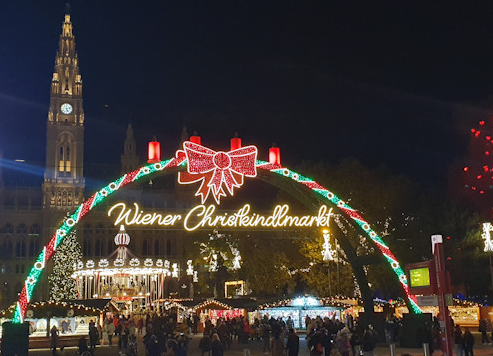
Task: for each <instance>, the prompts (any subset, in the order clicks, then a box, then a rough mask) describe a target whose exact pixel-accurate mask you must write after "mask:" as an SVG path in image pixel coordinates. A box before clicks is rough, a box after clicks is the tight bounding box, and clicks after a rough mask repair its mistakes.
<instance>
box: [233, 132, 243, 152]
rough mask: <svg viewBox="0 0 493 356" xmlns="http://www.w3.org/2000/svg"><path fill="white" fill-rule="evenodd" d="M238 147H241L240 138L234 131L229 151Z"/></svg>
mask: <svg viewBox="0 0 493 356" xmlns="http://www.w3.org/2000/svg"><path fill="white" fill-rule="evenodd" d="M238 148H241V138H239V137H238V134H237V133H236V132H235V136H234V137H233V138H232V139H231V151H233V150H237V149H238Z"/></svg>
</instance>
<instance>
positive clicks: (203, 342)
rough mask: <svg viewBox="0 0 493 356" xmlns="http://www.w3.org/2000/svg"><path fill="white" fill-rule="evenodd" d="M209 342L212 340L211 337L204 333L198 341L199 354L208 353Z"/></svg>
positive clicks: (209, 350)
mask: <svg viewBox="0 0 493 356" xmlns="http://www.w3.org/2000/svg"><path fill="white" fill-rule="evenodd" d="M211 343H212V341H211V338H210V337H209V335H207V334H206V333H204V336H203V337H202V339H200V341H199V348H200V351H201V354H200V355H201V356H204V355H210V352H211Z"/></svg>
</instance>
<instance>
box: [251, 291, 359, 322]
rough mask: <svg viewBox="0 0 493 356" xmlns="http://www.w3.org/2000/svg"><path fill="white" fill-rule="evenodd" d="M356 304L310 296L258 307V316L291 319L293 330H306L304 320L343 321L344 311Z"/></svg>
mask: <svg viewBox="0 0 493 356" xmlns="http://www.w3.org/2000/svg"><path fill="white" fill-rule="evenodd" d="M355 304H357V301H354V300H352V299H348V300H339V299H323V298H321V299H317V298H314V297H311V296H305V297H298V298H294V299H288V300H283V301H278V302H275V303H268V304H263V305H261V306H260V307H259V311H258V314H259V316H260V317H261V318H263V317H264V316H265V315H266V316H267V317H268V318H270V317H273V318H274V319H277V318H282V319H283V320H284V321H286V319H288V317H291V319H292V320H293V325H294V327H295V329H306V326H305V318H306V317H307V316H309V317H310V318H312V319H313V318H316V317H318V316H319V317H321V318H322V319H323V318H325V317H328V318H332V317H335V318H336V319H339V320H344V318H345V310H346V309H347V308H350V307H352V306H354V305H355Z"/></svg>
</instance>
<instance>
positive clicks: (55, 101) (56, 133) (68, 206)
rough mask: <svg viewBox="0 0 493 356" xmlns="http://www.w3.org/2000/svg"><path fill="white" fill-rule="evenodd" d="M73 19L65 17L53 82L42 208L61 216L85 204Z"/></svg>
mask: <svg viewBox="0 0 493 356" xmlns="http://www.w3.org/2000/svg"><path fill="white" fill-rule="evenodd" d="M78 62H79V60H78V56H77V52H76V51H75V37H74V35H73V34H72V22H71V20H70V15H69V14H66V15H65V21H64V22H63V25H62V34H61V36H60V43H59V47H58V52H57V55H56V60H55V69H54V71H53V79H52V81H51V94H50V108H49V111H48V122H47V128H46V141H47V142H46V168H45V175H44V183H43V200H44V201H43V206H44V208H48V209H55V210H58V211H60V212H66V211H69V210H73V208H74V207H75V206H77V205H79V204H81V203H82V201H83V193H84V186H85V181H84V176H83V159H84V110H83V107H82V78H81V76H80V74H79V63H78Z"/></svg>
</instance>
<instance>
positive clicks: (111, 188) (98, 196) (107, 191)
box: [12, 143, 421, 323]
mask: <svg viewBox="0 0 493 356" xmlns="http://www.w3.org/2000/svg"><path fill="white" fill-rule="evenodd" d="M190 144H192V145H194V144H193V143H190ZM195 146H198V145H195ZM192 147H194V146H192ZM200 147H201V146H200ZM250 147H253V146H250ZM245 148H247V147H245ZM254 149H255V150H254V152H255V157H256V154H257V149H256V147H254ZM210 151H211V152H214V151H212V150H209V149H207V152H210ZM232 153H233V152H230V154H232ZM209 156H210V154H209ZM228 157H229V156H228ZM209 158H210V157H209ZM186 160H187V154H183V151H178V152H177V156H176V158H173V159H169V160H165V161H161V162H158V163H154V164H149V165H146V166H144V167H141V168H138V169H136V170H134V171H132V172H129V173H127V174H125V175H123V176H122V177H120V178H118V179H117V180H115V181H113V182H111V183H109V184H108V185H107V186H105V187H103V188H101V189H100V190H99V191H97V192H96V193H94V194H93V195H92V196H91V197H89V198H88V199H87V200H86V201H84V202H83V203H82V204H81V205H80V206H79V207H78V208H77V210H76V211H75V212H74V213H73V214H72V215H70V216H69V217H68V218H66V219H65V220H64V222H63V223H62V225H61V226H60V227H59V228H58V229H57V230H56V232H55V234H54V235H53V236H52V237H51V239H50V240H49V242H48V244H47V245H46V246H44V247H43V250H42V251H41V253H40V254H39V255H38V257H37V259H36V262H35V263H34V265H33V267H32V268H31V270H30V272H29V274H28V276H27V278H26V281H25V283H24V286H23V287H22V290H21V291H20V294H19V300H18V301H17V304H16V308H15V311H14V316H13V319H12V321H13V322H14V323H22V322H23V320H24V317H25V315H26V311H27V309H28V306H29V302H30V299H31V296H32V294H33V292H34V288H35V286H36V284H37V283H38V281H39V279H40V276H41V273H42V272H43V270H44V268H45V266H46V263H47V262H48V260H49V259H50V258H51V257H52V256H53V253H54V252H55V250H56V248H57V246H58V245H59V244H60V243H61V242H62V240H63V239H64V237H65V236H66V235H67V234H68V233H70V232H71V231H72V229H73V228H74V226H75V225H76V224H77V223H79V222H80V220H81V219H82V218H83V217H84V216H85V215H86V214H87V213H88V212H89V211H91V210H92V209H94V208H95V207H96V206H98V205H99V204H100V203H101V202H102V201H104V200H105V199H106V198H107V197H108V196H110V195H112V194H113V193H115V192H117V191H118V190H119V189H120V188H122V187H124V186H126V185H128V184H130V183H132V182H135V181H137V180H139V179H141V178H143V177H145V176H148V175H149V174H152V173H155V172H159V171H162V170H164V169H167V168H171V167H177V166H180V165H183V164H185V161H186ZM248 161H249V159H248ZM195 164H197V162H195ZM195 168H197V167H195ZM255 168H258V169H263V170H266V171H269V172H272V173H275V174H278V175H281V176H284V177H286V178H290V179H292V180H294V181H296V182H298V183H300V184H302V185H304V186H306V187H308V188H310V189H311V190H313V191H314V192H315V193H317V194H318V195H319V196H320V197H321V198H322V200H325V201H327V202H331V203H333V204H335V206H337V207H338V209H339V210H340V211H341V212H342V213H344V214H346V215H347V216H348V217H350V218H351V219H352V220H353V221H354V222H355V223H356V224H357V225H358V226H359V227H360V228H361V229H362V230H363V231H364V232H365V234H367V235H368V236H369V237H370V239H371V240H372V241H373V242H374V243H375V244H376V246H377V247H378V249H379V250H380V251H381V253H382V254H383V255H384V257H385V259H386V260H387V262H388V263H389V265H390V266H391V268H392V270H393V271H394V273H395V274H396V275H397V277H398V279H399V282H400V283H401V286H402V288H403V289H404V291H405V292H406V296H407V298H408V299H409V301H410V303H411V306H412V308H413V310H414V312H416V313H421V310H420V309H419V306H418V305H417V301H416V297H415V296H413V295H411V294H409V288H408V282H407V278H406V275H405V273H404V271H403V270H402V267H401V266H400V264H399V262H398V261H397V259H396V258H395V256H394V254H393V253H392V252H391V251H390V249H389V247H388V246H387V245H386V244H385V242H384V241H383V240H382V239H381V238H380V237H379V236H378V234H377V233H376V232H375V231H374V230H373V229H372V228H371V226H370V224H368V223H367V222H366V221H365V220H364V219H363V218H362V217H361V216H360V215H359V214H358V212H357V211H356V210H355V209H353V208H351V207H350V206H349V205H348V204H346V203H345V202H344V201H343V200H341V199H340V198H339V197H337V196H336V195H335V194H334V193H332V192H330V191H329V190H327V189H325V188H324V187H323V186H321V185H320V184H318V183H317V182H315V181H314V180H312V179H310V178H307V177H304V176H302V175H300V174H298V173H296V172H294V171H291V170H289V169H287V168H283V167H281V166H279V165H274V164H271V163H268V162H265V161H257V162H256V165H255ZM213 169H214V168H213ZM192 171H193V170H192ZM199 171H200V170H199ZM254 172H255V175H256V169H255V170H254ZM189 174H191V173H190V171H189ZM221 177H223V176H222V175H221ZM202 183H203V182H202ZM221 183H222V180H221ZM201 189H202V188H201ZM207 193H208V191H207ZM199 194H200V193H199ZM166 268H169V266H167V267H166Z"/></svg>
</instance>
